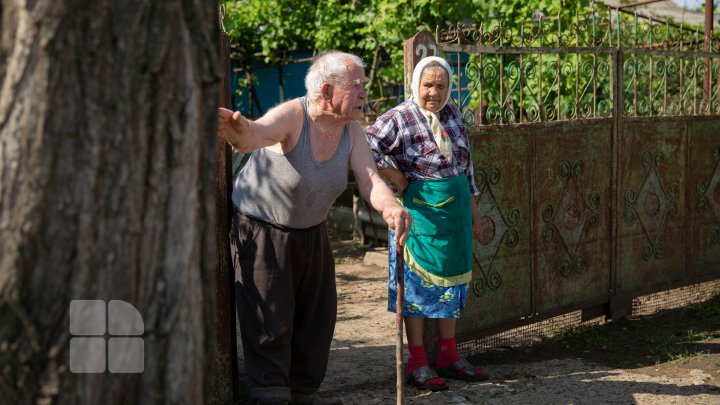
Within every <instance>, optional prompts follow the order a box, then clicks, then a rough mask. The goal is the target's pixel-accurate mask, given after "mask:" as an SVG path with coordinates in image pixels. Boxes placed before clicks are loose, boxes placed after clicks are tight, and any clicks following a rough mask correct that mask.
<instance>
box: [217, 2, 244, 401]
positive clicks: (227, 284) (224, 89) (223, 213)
mask: <svg viewBox="0 0 720 405" xmlns="http://www.w3.org/2000/svg"><path fill="white" fill-rule="evenodd" d="M220 18H221V19H222V15H221V17H220ZM220 26H221V27H222V20H221V21H220ZM218 53H219V58H218V59H219V61H220V67H221V69H222V78H221V80H220V89H219V103H218V105H219V106H221V107H230V106H231V103H232V100H231V97H230V38H228V36H227V34H226V33H225V31H224V29H222V28H221V29H220V37H219V38H218ZM216 159H217V163H216V166H215V215H216V216H215V249H216V250H215V263H216V267H215V282H216V292H217V294H216V297H217V330H216V333H217V344H216V347H217V352H216V354H215V361H216V367H217V371H218V376H217V384H216V388H217V391H216V392H217V393H216V396H217V398H216V400H217V401H219V402H220V403H229V402H234V401H237V400H238V399H239V389H238V358H237V337H236V333H235V294H234V291H235V289H234V282H235V277H234V276H233V271H232V261H231V258H230V241H229V239H228V235H229V231H230V215H231V210H230V207H232V202H231V201H230V198H231V192H230V190H231V187H232V185H231V181H232V174H231V171H232V157H231V150H230V146H228V145H227V143H225V142H218V144H217V150H216ZM228 387H229V388H230V390H228V389H227V388H228Z"/></svg>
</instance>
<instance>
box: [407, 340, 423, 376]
mask: <svg viewBox="0 0 720 405" xmlns="http://www.w3.org/2000/svg"><path fill="white" fill-rule="evenodd" d="M427 365H428V359H427V354H425V347H424V346H422V345H420V346H408V361H407V364H406V370H407V372H408V374H410V373H412V372H413V371H415V370H417V369H419V368H420V367H422V366H427Z"/></svg>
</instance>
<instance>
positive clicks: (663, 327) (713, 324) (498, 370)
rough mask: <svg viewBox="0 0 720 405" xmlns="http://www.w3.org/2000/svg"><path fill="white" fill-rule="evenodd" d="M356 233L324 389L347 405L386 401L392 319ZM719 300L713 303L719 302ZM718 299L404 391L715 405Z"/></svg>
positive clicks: (423, 395)
mask: <svg viewBox="0 0 720 405" xmlns="http://www.w3.org/2000/svg"><path fill="white" fill-rule="evenodd" d="M364 254H365V251H364V250H363V249H361V248H359V247H358V246H357V244H356V243H354V242H352V241H347V240H345V241H339V242H335V255H336V262H337V263H338V265H337V281H338V297H339V305H338V323H337V326H336V329H335V338H334V341H333V344H332V348H331V354H330V363H329V370H328V373H327V377H326V379H325V382H324V383H323V386H322V387H321V390H320V394H321V396H322V397H328V398H329V397H333V398H339V399H341V400H342V401H343V403H345V404H392V403H394V402H395V400H396V389H395V381H396V377H395V317H394V314H391V313H388V312H387V310H386V307H387V303H386V300H387V284H386V277H387V275H386V274H387V270H386V269H385V268H384V267H381V266H378V265H375V264H371V263H367V262H365V263H364V262H363V258H364ZM716 304H717V303H716ZM718 307H719V306H718V305H715V306H710V307H708V308H710V309H709V310H708V309H707V308H706V310H705V313H700V312H701V310H698V309H697V308H685V309H677V310H670V311H664V312H662V313H660V314H656V315H652V316H645V317H634V318H631V319H627V320H624V321H621V322H615V323H609V324H605V325H602V326H597V327H591V328H589V329H583V330H579V329H578V330H569V331H566V332H564V333H562V334H560V335H558V336H555V337H552V338H545V339H542V340H541V341H539V342H538V343H536V344H533V345H532V346H525V347H504V348H498V349H493V350H489V351H486V352H483V353H480V354H478V355H476V356H474V357H473V358H472V359H471V360H472V361H473V362H474V363H475V364H479V365H482V367H483V368H484V369H485V371H486V372H488V374H489V375H490V376H491V378H490V379H489V381H486V382H481V383H463V382H458V381H452V380H449V381H448V385H449V386H450V389H449V390H448V391H444V392H438V393H429V392H421V391H417V390H416V389H414V388H412V387H409V388H407V389H406V394H405V398H406V402H407V403H413V404H609V403H618V404H720V313H719V312H720V311H718V310H717V308H718Z"/></svg>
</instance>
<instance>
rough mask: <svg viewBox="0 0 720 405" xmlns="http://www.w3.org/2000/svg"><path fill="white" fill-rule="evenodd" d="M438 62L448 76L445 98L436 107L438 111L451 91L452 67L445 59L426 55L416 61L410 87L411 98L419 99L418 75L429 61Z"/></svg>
mask: <svg viewBox="0 0 720 405" xmlns="http://www.w3.org/2000/svg"><path fill="white" fill-rule="evenodd" d="M433 61H434V62H438V63H440V65H442V67H443V68H445V72H446V73H447V77H448V92H447V95H446V96H445V100H444V102H443V104H442V107H440V109H438V111H440V110H442V109H443V108H444V107H445V106H446V105H447V103H448V101H449V100H450V92H451V91H452V77H453V72H452V68H451V67H450V64H448V63H447V62H446V61H445V59H443V58H438V57H437V56H426V57H424V58H422V59H420V62H418V64H417V66H415V70H414V71H413V77H412V84H411V85H410V87H411V88H412V96H413V99H414V100H416V101H420V75H421V74H422V71H423V69H424V68H425V66H427V64H428V63H430V62H433Z"/></svg>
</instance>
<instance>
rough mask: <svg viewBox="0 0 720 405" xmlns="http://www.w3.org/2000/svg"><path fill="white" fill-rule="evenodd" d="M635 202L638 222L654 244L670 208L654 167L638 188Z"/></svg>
mask: <svg viewBox="0 0 720 405" xmlns="http://www.w3.org/2000/svg"><path fill="white" fill-rule="evenodd" d="M637 204H638V206H637V210H636V211H637V214H638V218H639V219H640V223H642V226H643V228H645V232H646V233H647V237H648V239H650V241H651V243H652V244H655V242H656V240H657V237H658V234H659V233H660V226H661V225H662V223H663V220H664V219H665V214H667V212H668V209H669V208H670V202H669V200H668V198H667V196H666V195H665V191H663V188H662V184H661V182H660V178H659V177H658V175H657V172H656V171H655V168H654V167H653V168H652V169H650V172H649V173H648V176H647V178H646V179H645V183H644V184H643V186H642V188H641V189H640V195H638V199H637Z"/></svg>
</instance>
